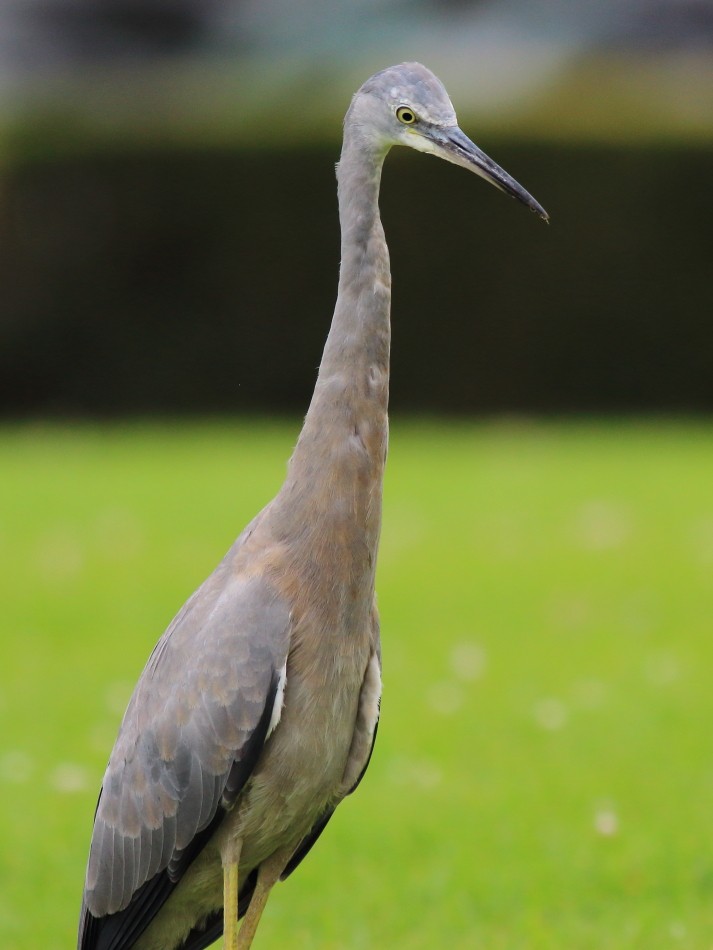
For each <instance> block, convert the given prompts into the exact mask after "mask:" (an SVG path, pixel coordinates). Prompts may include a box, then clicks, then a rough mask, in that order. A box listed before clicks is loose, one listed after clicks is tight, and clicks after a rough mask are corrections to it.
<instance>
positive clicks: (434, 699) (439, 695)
mask: <svg viewBox="0 0 713 950" xmlns="http://www.w3.org/2000/svg"><path fill="white" fill-rule="evenodd" d="M426 695H427V699H428V705H429V706H430V707H431V709H433V711H434V712H437V713H440V715H441V716H452V715H453V714H454V713H457V712H458V710H459V709H460V708H461V706H462V705H463V690H462V689H461V687H460V686H459V685H458V684H457V683H451V682H448V681H444V682H441V683H434V684H433V685H432V686H431V687H430V688H429V690H428V693H427V694H426Z"/></svg>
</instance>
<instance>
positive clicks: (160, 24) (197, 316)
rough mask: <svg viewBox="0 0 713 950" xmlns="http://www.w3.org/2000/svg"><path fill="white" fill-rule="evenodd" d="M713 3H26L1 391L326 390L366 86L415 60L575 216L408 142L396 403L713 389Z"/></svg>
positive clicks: (666, 397)
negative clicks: (343, 180)
mask: <svg viewBox="0 0 713 950" xmlns="http://www.w3.org/2000/svg"><path fill="white" fill-rule="evenodd" d="M712 51H713V4H711V2H710V0H604V2H600V3H597V4H591V3H590V2H589V0H567V2H565V0H531V2H525V0H499V2H486V0H447V2H446V0H420V2H419V0H400V2H399V0H354V2H352V3H349V4H333V5H330V4H324V3H321V2H318V0H299V2H288V0H261V2H259V0H249V2H248V0H245V2H239V0H232V2H221V3H218V2H217V0H211V2H206V0H173V2H172V3H171V4H166V3H164V2H160V0H103V2H102V3H101V4H96V3H94V2H91V0H21V2H20V0H17V2H5V3H4V4H3V5H2V7H0V286H2V294H1V295H0V301H1V303H0V412H2V413H3V414H4V415H5V416H6V417H12V416H18V415H20V416H27V415H42V416H50V415H59V416H63V417H66V416H82V415H100V416H105V415H114V414H126V413H156V412H168V413H175V412H223V411H227V412H234V411H238V412H239V411H241V410H255V409H260V410H280V411H291V410H302V409H303V408H304V407H305V405H306V402H307V399H308V397H309V394H310V392H311V389H312V386H313V384H314V378H315V372H316V366H317V364H318V362H319V357H320V354H321V348H322V343H323V340H324V336H325V334H326V330H327V327H328V324H329V319H330V317H331V311H332V306H333V298H334V294H335V289H336V278H337V269H338V261H339V246H338V222H337V216H336V198H335V182H334V175H333V164H334V162H335V161H336V159H337V158H338V151H339V133H340V125H341V118H342V116H343V113H344V111H345V109H346V107H347V105H348V102H349V97H350V95H351V93H352V92H353V91H354V89H355V88H356V87H357V86H358V85H359V84H360V82H361V81H362V80H363V79H365V78H366V77H367V76H368V75H370V73H372V72H373V71H375V70H376V69H378V68H381V67H383V66H385V65H388V64H390V63H392V62H398V61H401V60H404V59H419V60H421V61H423V62H425V63H426V64H427V65H428V66H430V67H431V68H432V69H433V70H434V71H435V72H437V73H438V74H439V75H440V76H441V78H442V79H443V80H444V82H445V83H446V86H447V87H448V89H449V91H450V93H451V96H452V98H453V100H454V103H455V106H456V109H457V111H458V113H459V118H460V122H461V126H462V127H463V128H464V129H465V130H466V132H467V133H468V134H470V135H471V137H472V138H473V139H474V140H475V141H476V142H477V143H478V144H479V145H480V146H481V147H482V148H483V149H484V150H485V151H486V152H488V153H489V154H490V155H491V156H492V157H493V158H494V159H495V160H496V161H498V162H499V163H500V164H501V165H503V166H504V167H505V168H506V169H507V170H508V171H509V172H510V173H511V174H513V175H514V176H515V177H516V178H517V179H518V180H519V181H520V182H521V183H522V184H523V185H524V186H525V187H526V188H527V189H528V190H530V191H531V192H532V193H533V194H534V195H535V196H536V197H537V198H538V200H540V201H541V202H542V204H543V205H544V206H545V207H546V208H547V209H548V211H549V212H550V215H551V220H552V224H551V226H550V227H549V228H546V227H544V226H543V225H542V224H541V223H540V222H538V221H537V220H536V219H535V218H534V217H533V216H531V215H528V214H527V213H526V212H525V211H524V209H523V208H521V207H519V206H516V205H515V203H513V202H509V201H508V200H507V199H506V198H505V197H504V196H503V195H501V194H499V193H498V192H496V191H495V190H494V189H489V188H487V187H486V186H485V185H484V184H483V183H482V182H480V181H476V180H475V179H469V178H468V177H467V176H466V175H465V174H464V173H463V172H462V170H460V169H455V168H452V167H449V166H447V165H445V164H443V163H439V164H438V165H436V164H434V163H433V162H431V161H430V160H427V159H426V158H424V157H423V156H421V155H416V154H412V153H408V154H406V153H405V152H404V150H397V152H396V153H394V154H393V155H392V156H391V157H390V159H389V161H388V162H387V166H386V170H385V176H384V188H383V198H382V208H383V215H384V220H385V225H386V229H387V237H388V239H389V243H390V247H391V251H392V265H393V271H394V305H393V312H394V384H393V397H392V406H393V408H395V409H401V410H421V411H423V410H429V411H445V412H456V413H458V412H460V413H463V412H488V413H492V412H523V411H542V412H569V411H587V412H605V411H617V412H620V411H647V410H655V411H664V412H666V411H672V412H675V411H685V412H691V411H705V410H710V409H713V385H712V382H711V365H713V319H712V317H713V313H712V310H713V308H712V307H711V280H710V274H711V240H710V235H709V231H710V222H711V219H712V216H713V179H712V176H711V167H712V161H711V160H712V159H713V59H712V57H711V52H712Z"/></svg>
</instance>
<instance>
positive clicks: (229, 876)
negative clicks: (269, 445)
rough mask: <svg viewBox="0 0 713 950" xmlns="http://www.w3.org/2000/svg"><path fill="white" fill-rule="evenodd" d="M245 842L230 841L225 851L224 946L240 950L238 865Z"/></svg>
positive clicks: (226, 948)
mask: <svg viewBox="0 0 713 950" xmlns="http://www.w3.org/2000/svg"><path fill="white" fill-rule="evenodd" d="M242 844H243V842H242V841H241V840H240V839H239V838H238V840H237V841H230V842H229V843H228V845H227V847H226V848H225V850H224V851H223V855H222V859H223V935H224V939H223V946H224V948H225V950H238V864H239V863H240V851H241V849H242Z"/></svg>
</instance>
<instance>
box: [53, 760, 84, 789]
mask: <svg viewBox="0 0 713 950" xmlns="http://www.w3.org/2000/svg"><path fill="white" fill-rule="evenodd" d="M50 785H51V786H52V788H54V789H55V791H57V792H61V793H62V794H64V795H68V794H71V793H72V792H83V791H84V789H85V788H88V787H89V780H88V777H87V772H86V769H85V768H83V767H82V766H81V765H74V763H72V762H61V763H60V764H59V765H58V766H57V768H56V769H55V770H54V771H53V772H52V774H51V775H50Z"/></svg>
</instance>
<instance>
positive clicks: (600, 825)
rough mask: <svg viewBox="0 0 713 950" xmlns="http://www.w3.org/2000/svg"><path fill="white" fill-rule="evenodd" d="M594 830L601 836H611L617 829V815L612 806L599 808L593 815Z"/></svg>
mask: <svg viewBox="0 0 713 950" xmlns="http://www.w3.org/2000/svg"><path fill="white" fill-rule="evenodd" d="M594 830H595V831H596V832H597V834H598V835H602V837H603V838H611V837H613V836H614V835H615V834H616V833H617V832H618V831H619V817H618V815H617V813H616V812H615V811H614V810H613V809H612V808H599V809H598V810H597V812H596V814H595V815H594Z"/></svg>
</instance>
